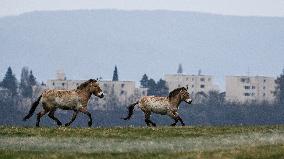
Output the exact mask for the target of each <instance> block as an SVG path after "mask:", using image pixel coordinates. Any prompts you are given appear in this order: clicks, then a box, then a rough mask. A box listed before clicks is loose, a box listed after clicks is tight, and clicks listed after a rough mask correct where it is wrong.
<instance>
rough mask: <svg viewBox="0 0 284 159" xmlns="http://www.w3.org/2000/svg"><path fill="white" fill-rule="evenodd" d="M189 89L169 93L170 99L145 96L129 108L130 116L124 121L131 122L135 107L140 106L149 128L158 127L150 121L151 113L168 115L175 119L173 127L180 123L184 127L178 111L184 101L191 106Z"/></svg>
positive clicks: (183, 88)
mask: <svg viewBox="0 0 284 159" xmlns="http://www.w3.org/2000/svg"><path fill="white" fill-rule="evenodd" d="M187 90H188V87H186V88H185V87H181V88H177V89H175V90H173V91H171V92H170V93H169V96H168V97H156V96H144V97H141V98H140V99H139V101H137V102H135V103H133V104H131V105H130V106H129V107H128V116H127V117H126V118H122V119H124V120H129V119H130V118H131V116H132V114H133V110H134V107H135V105H137V104H138V105H139V108H140V109H141V110H142V111H143V112H144V114H145V123H146V124H147V126H151V125H152V126H156V124H155V123H154V122H153V121H151V120H150V117H151V113H152V112H153V113H156V114H161V115H168V116H170V117H171V118H172V119H174V123H173V124H171V126H175V125H176V124H177V122H178V121H180V122H181V124H182V126H184V125H185V124H184V122H183V120H182V119H181V117H180V116H179V115H178V113H177V110H178V108H179V105H180V103H181V102H182V101H184V102H186V103H188V104H191V102H192V99H191V98H190V96H189V93H188V92H187Z"/></svg>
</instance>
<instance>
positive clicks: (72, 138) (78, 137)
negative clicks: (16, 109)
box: [0, 126, 284, 159]
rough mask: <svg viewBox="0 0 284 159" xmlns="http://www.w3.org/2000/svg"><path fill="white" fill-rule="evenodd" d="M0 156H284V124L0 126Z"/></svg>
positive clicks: (164, 157)
mask: <svg viewBox="0 0 284 159" xmlns="http://www.w3.org/2000/svg"><path fill="white" fill-rule="evenodd" d="M0 158H163V159H166V158H284V126H242V127H236V126H226V127H175V128H174V127H158V128H144V127H143V128H142V127H141V128H134V127H125V128H121V127H117V128H65V127H60V128H19V127H0Z"/></svg>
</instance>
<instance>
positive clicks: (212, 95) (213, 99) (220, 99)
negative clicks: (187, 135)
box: [204, 90, 225, 106]
mask: <svg viewBox="0 0 284 159" xmlns="http://www.w3.org/2000/svg"><path fill="white" fill-rule="evenodd" d="M224 102H225V95H224V93H219V91H217V90H211V91H209V92H208V95H207V96H206V98H205V101H204V104H206V105H211V106H212V105H214V106H222V105H223V104H224Z"/></svg>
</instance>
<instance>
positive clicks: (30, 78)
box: [29, 70, 37, 86]
mask: <svg viewBox="0 0 284 159" xmlns="http://www.w3.org/2000/svg"><path fill="white" fill-rule="evenodd" d="M36 83H37V82H36V78H35V76H34V75H33V71H32V70H31V71H30V74H29V84H30V85H31V86H35V85H36Z"/></svg>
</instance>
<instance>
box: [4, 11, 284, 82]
mask: <svg viewBox="0 0 284 159" xmlns="http://www.w3.org/2000/svg"><path fill="white" fill-rule="evenodd" d="M0 53H1V58H0V71H1V72H0V77H2V76H3V74H4V73H5V71H6V69H7V67H8V66H9V65H11V66H12V68H14V70H16V71H17V74H19V72H20V69H21V67H22V66H29V67H30V68H31V69H33V70H34V72H35V74H36V76H37V77H38V78H39V79H41V80H46V79H48V78H53V77H54V73H55V71H56V70H57V69H64V70H65V71H66V73H67V75H68V77H69V78H78V79H82V78H83V79H86V78H90V77H99V76H102V77H103V78H105V79H110V78H111V76H112V72H113V69H114V65H115V64H116V65H118V71H119V76H120V79H130V80H137V81H138V80H139V79H140V78H141V76H142V75H143V74H144V73H147V74H149V75H150V76H151V77H154V78H158V77H162V76H163V74H164V73H175V72H176V71H177V67H178V63H182V64H183V68H184V71H185V72H186V73H190V74H195V73H197V70H198V69H202V70H203V72H204V73H205V74H212V75H216V76H217V78H218V79H217V80H219V81H220V80H221V78H222V77H223V76H224V75H227V74H244V73H246V72H247V70H248V67H249V69H250V71H251V72H252V74H263V75H277V74H279V73H280V71H281V69H282V67H283V65H284V63H283V61H284V18H270V17H237V16H220V15H210V14H201V13H193V12H177V11H117V10H82V11H51V12H32V13H27V14H23V15H20V16H11V17H4V18H0Z"/></svg>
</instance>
